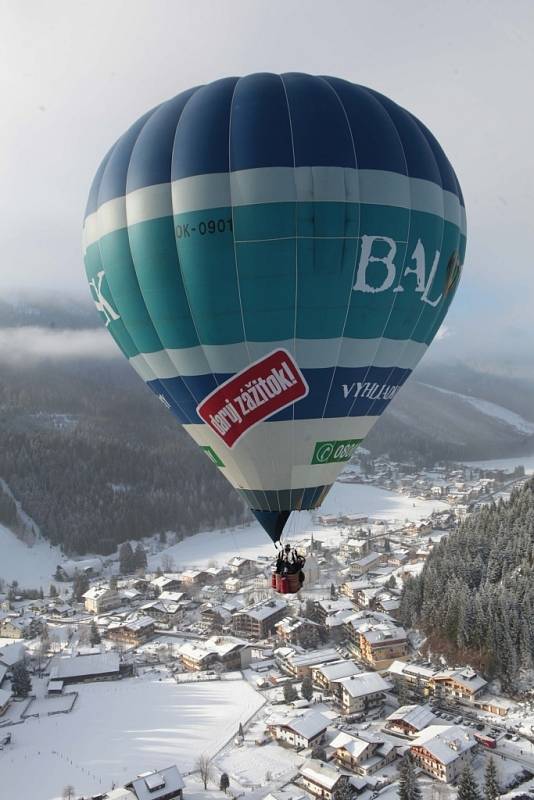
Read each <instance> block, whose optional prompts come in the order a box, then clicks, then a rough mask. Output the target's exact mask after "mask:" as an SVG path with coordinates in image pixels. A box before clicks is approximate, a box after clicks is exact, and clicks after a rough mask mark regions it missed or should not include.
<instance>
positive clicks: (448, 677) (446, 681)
mask: <svg viewBox="0 0 534 800" xmlns="http://www.w3.org/2000/svg"><path fill="white" fill-rule="evenodd" d="M430 685H431V687H432V689H433V691H434V694H435V695H436V697H451V698H455V699H457V700H466V701H467V702H468V703H474V701H475V699H476V698H477V697H479V696H480V695H481V694H483V692H484V691H485V689H486V687H487V685H488V682H487V681H486V680H484V678H482V677H481V676H480V675H478V673H476V672H475V670H474V669H472V667H464V668H463V669H446V670H442V671H441V672H438V673H437V674H436V675H434V676H433V677H432V679H431V681H430Z"/></svg>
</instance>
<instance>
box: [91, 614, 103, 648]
mask: <svg viewBox="0 0 534 800" xmlns="http://www.w3.org/2000/svg"><path fill="white" fill-rule="evenodd" d="M89 641H90V643H91V647H96V645H97V644H100V642H101V641H102V637H101V636H100V633H99V630H98V628H97V626H96V622H95V621H94V619H93V620H91V626H90V631H89Z"/></svg>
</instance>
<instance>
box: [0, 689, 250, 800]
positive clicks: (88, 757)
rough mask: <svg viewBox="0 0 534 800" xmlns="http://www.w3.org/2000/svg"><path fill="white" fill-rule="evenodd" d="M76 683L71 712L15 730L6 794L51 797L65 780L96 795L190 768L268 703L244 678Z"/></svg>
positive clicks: (4, 755)
mask: <svg viewBox="0 0 534 800" xmlns="http://www.w3.org/2000/svg"><path fill="white" fill-rule="evenodd" d="M72 688H74V689H76V690H77V691H79V693H80V696H79V698H78V701H77V703H76V705H75V707H74V710H73V711H72V712H71V713H70V714H59V715H56V716H52V717H40V718H39V719H28V720H27V721H26V722H24V723H23V724H22V725H16V726H14V727H12V728H10V731H11V732H12V734H13V744H12V745H11V746H10V747H9V748H7V749H6V750H4V751H3V752H0V774H1V775H2V797H3V796H4V792H5V797H6V798H8V797H9V798H15V797H18V798H30V797H31V798H32V800H52V798H56V797H60V796H61V791H62V789H63V787H64V786H65V785H66V784H68V783H71V784H72V785H73V786H74V787H75V789H76V792H77V793H84V794H90V793H96V792H97V791H98V790H100V791H103V790H104V789H109V788H110V787H111V785H112V783H113V782H115V783H116V784H117V785H122V784H123V783H124V782H125V781H126V780H128V779H130V778H132V777H135V776H136V775H137V774H138V773H139V772H143V771H145V770H150V769H162V768H164V767H167V766H169V765H170V764H177V765H178V768H179V769H180V770H181V771H183V772H187V771H189V770H191V769H193V768H194V764H195V761H196V759H197V758H198V756H199V755H200V754H202V753H206V754H208V755H209V756H214V755H215V754H216V753H218V751H219V750H220V749H221V748H222V747H224V745H225V744H226V742H227V741H228V740H229V739H230V738H231V737H232V736H234V735H235V733H236V731H237V729H238V727H239V723H240V722H243V723H245V722H246V721H247V720H248V719H249V718H250V717H251V716H252V715H253V714H254V713H255V712H256V711H257V710H258V709H259V708H260V707H261V706H262V704H263V698H262V697H261V695H260V694H258V693H257V692H255V691H254V690H253V689H252V688H251V687H250V686H249V685H248V684H247V683H246V682H245V681H235V682H234V681H232V682H230V681H228V682H227V681H225V682H218V683H208V684H188V685H186V686H178V685H177V684H176V683H174V681H170V680H168V679H167V680H161V681H160V680H156V679H151V680H147V679H140V678H131V679H127V680H124V681H118V682H106V683H95V684H83V685H77V686H74V687H72Z"/></svg>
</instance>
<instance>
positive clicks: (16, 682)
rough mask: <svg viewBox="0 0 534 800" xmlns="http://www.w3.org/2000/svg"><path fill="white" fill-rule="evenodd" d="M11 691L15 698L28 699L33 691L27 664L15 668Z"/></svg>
mask: <svg viewBox="0 0 534 800" xmlns="http://www.w3.org/2000/svg"><path fill="white" fill-rule="evenodd" d="M11 689H12V691H13V694H14V695H15V697H28V695H29V693H30V692H31V690H32V681H31V678H30V673H29V672H28V668H27V667H26V664H24V663H23V662H20V663H19V664H15V666H14V667H13V676H12V678H11Z"/></svg>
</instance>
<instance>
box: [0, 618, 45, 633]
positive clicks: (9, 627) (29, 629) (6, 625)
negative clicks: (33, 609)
mask: <svg viewBox="0 0 534 800" xmlns="http://www.w3.org/2000/svg"><path fill="white" fill-rule="evenodd" d="M41 628H42V622H41V620H39V619H37V618H36V617H34V616H33V615H31V614H26V615H24V616H21V617H11V616H9V617H6V618H5V619H3V620H2V621H1V622H0V636H2V637H5V638H6V639H32V638H33V637H34V636H37V635H38V634H39V632H40V630H41Z"/></svg>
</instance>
